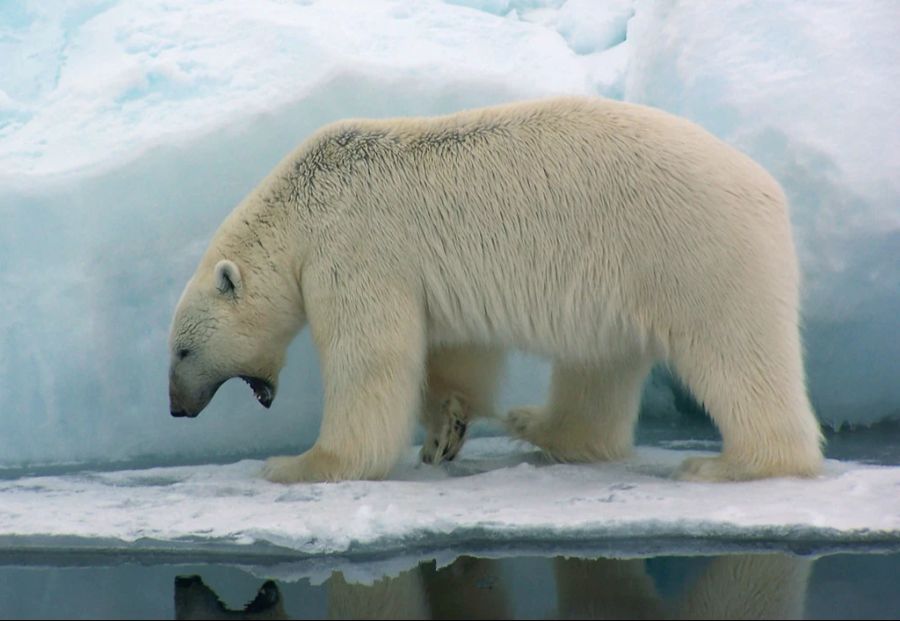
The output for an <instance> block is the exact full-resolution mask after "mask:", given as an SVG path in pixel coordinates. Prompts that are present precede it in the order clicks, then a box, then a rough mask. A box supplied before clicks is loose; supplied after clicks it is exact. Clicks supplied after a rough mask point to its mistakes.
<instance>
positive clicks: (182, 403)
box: [169, 373, 224, 418]
mask: <svg viewBox="0 0 900 621" xmlns="http://www.w3.org/2000/svg"><path fill="white" fill-rule="evenodd" d="M223 383H224V382H217V383H214V384H212V385H210V386H205V385H204V386H199V387H189V386H188V385H187V384H188V383H187V382H185V381H184V378H182V377H180V375H179V374H177V373H170V374H169V413H170V414H171V415H172V416H175V417H176V418H183V417H187V418H195V417H196V416H197V415H198V414H200V412H202V411H203V409H204V408H205V407H206V406H207V404H209V402H210V401H211V400H212V398H213V395H215V394H216V391H217V390H219V386H221V385H222V384H223Z"/></svg>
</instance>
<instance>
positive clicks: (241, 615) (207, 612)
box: [175, 576, 288, 619]
mask: <svg viewBox="0 0 900 621" xmlns="http://www.w3.org/2000/svg"><path fill="white" fill-rule="evenodd" d="M175 618H176V619H287V618H288V616H287V613H285V611H284V605H283V603H282V601H281V592H280V591H279V590H278V585H276V584H275V583H274V582H272V581H271V580H267V581H266V582H265V583H263V585H262V586H261V587H259V591H258V592H257V594H256V597H255V598H254V599H253V601H252V602H250V603H249V604H247V605H246V606H245V607H244V609H243V610H229V609H228V608H226V607H225V605H224V604H223V603H222V600H220V599H219V596H218V595H216V594H215V592H213V590H212V589H211V588H209V587H208V586H206V585H205V584H203V579H202V578H201V577H200V576H178V577H177V578H175Z"/></svg>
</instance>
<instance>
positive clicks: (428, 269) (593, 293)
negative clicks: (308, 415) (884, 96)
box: [172, 98, 821, 482]
mask: <svg viewBox="0 0 900 621" xmlns="http://www.w3.org/2000/svg"><path fill="white" fill-rule="evenodd" d="M221 259H228V260H231V261H233V262H234V264H235V265H237V266H238V267H239V273H240V275H241V281H242V282H241V290H240V291H239V293H240V295H239V296H238V300H237V301H236V302H228V301H223V300H221V298H222V297H224V296H223V295H222V294H220V293H217V290H215V287H212V286H210V285H209V284H208V283H209V282H211V281H213V280H214V279H213V277H212V274H213V272H214V266H215V264H216V263H217V262H218V261H219V260H221ZM797 290H798V270H797V265H796V259H795V253H794V246H793V241H792V238H791V230H790V224H789V220H788V213H787V207H786V202H785V198H784V196H783V193H782V191H781V189H780V188H779V186H778V184H777V183H776V182H775V181H774V180H773V179H772V178H771V177H770V176H769V175H768V174H767V173H766V172H765V171H764V170H763V169H762V168H761V167H760V166H758V165H757V164H755V163H754V162H753V161H752V160H750V159H749V158H747V157H746V156H744V155H742V154H741V153H739V152H738V151H736V150H735V149H733V148H731V147H729V146H728V145H726V144H724V143H723V142H721V141H719V140H718V139H716V138H715V137H713V136H712V135H710V134H709V133H707V132H706V131H704V130H703V129H701V128H699V127H698V126H696V125H694V124H692V123H690V122H688V121H686V120H683V119H680V118H677V117H674V116H672V115H669V114H666V113H663V112H660V111H658V110H654V109H651V108H647V107H643V106H637V105H632V104H626V103H620V102H614V101H608V100H601V99H579V98H563V99H553V100H547V101H539V102H529V103H518V104H511V105H506V106H499V107H493V108H485V109H479V110H473V111H468V112H462V113H459V114H455V115H451V116H446V117H439V118H424V119H419V118H407V119H390V120H353V121H344V122H340V123H337V124H334V125H330V126H328V127H326V128H325V129H323V130H322V131H320V132H319V133H318V134H316V135H315V136H313V137H312V138H310V139H309V140H307V141H306V142H305V143H304V144H303V145H301V146H300V147H299V148H298V149H297V150H296V151H295V152H294V153H292V154H290V155H289V156H288V157H287V158H285V159H284V160H283V161H282V163H281V164H279V166H278V167H277V168H276V169H275V170H274V171H273V172H272V173H271V174H270V176H269V177H268V178H267V179H266V180H265V181H264V182H263V183H262V184H261V185H260V186H259V187H258V188H257V189H256V190H255V191H254V192H253V193H252V194H251V195H250V196H249V197H248V198H247V199H246V200H245V201H244V202H243V203H242V204H241V205H240V206H238V208H237V209H235V211H234V212H233V213H232V214H231V216H229V218H228V219H227V220H226V221H225V223H224V224H223V225H222V226H221V227H220V229H219V231H218V233H217V234H216V236H215V239H214V240H213V242H212V244H211V246H210V249H209V251H208V253H207V256H206V257H205V258H204V260H203V261H202V262H201V266H200V268H199V269H198V273H197V275H195V277H194V279H193V280H192V282H191V283H189V285H188V289H187V290H186V292H185V294H184V296H183V298H182V302H181V304H180V305H179V309H178V311H177V312H176V319H175V323H174V325H173V337H172V339H173V340H172V342H173V352H174V351H175V350H176V348H177V345H178V344H179V343H180V342H181V341H180V340H179V339H180V338H181V337H180V334H181V332H180V331H182V330H183V329H184V328H183V326H184V325H189V326H196V324H198V323H200V324H203V325H205V323H204V322H206V321H207V319H206V317H207V315H213V316H214V317H215V326H214V327H213V328H210V329H209V330H208V333H209V334H210V335H211V336H210V337H209V338H211V339H214V340H215V341H216V342H217V343H218V345H217V346H216V348H215V349H214V350H213V352H214V355H215V357H216V359H217V360H226V361H230V364H232V366H234V367H235V368H239V367H242V366H244V365H245V361H244V357H245V354H244V353H243V351H244V349H245V348H246V349H248V350H249V351H257V352H259V351H260V349H267V348H275V349H276V350H278V351H277V352H276V353H275V354H273V356H274V357H273V359H272V361H270V367H268V368H265V369H262V370H261V371H260V372H265V373H266V374H267V377H270V378H271V377H276V378H277V374H278V371H279V370H280V360H281V358H282V357H283V351H284V348H286V347H287V344H288V342H289V341H290V339H291V338H292V337H293V335H294V334H295V333H296V331H297V330H298V329H299V328H300V327H301V326H302V324H303V323H304V322H305V321H306V320H307V319H308V322H309V325H310V328H311V330H312V335H313V338H314V341H315V343H316V345H317V347H318V349H319V354H320V358H321V364H322V375H323V378H324V384H325V411H324V415H323V420H322V428H321V433H320V437H319V440H318V442H317V443H316V444H315V446H314V447H313V448H312V449H311V450H310V451H308V452H307V453H305V454H303V455H301V456H299V457H282V458H275V459H273V460H270V462H269V463H268V465H267V469H266V476H267V477H268V478H269V479H270V480H273V481H282V482H294V481H304V480H323V479H326V480H334V479H346V478H377V477H381V476H383V475H384V474H385V473H387V471H388V470H389V469H390V468H391V466H392V465H393V464H394V463H395V461H396V459H397V458H398V456H399V454H400V452H401V451H402V450H403V449H404V447H406V446H407V443H408V439H409V433H410V430H411V428H412V426H413V424H414V421H415V418H416V415H417V413H418V412H419V411H420V409H423V408H424V409H425V411H426V421H427V420H428V417H429V416H432V417H433V412H432V414H428V412H429V411H432V410H433V409H434V404H441V403H445V402H448V401H447V399H448V397H450V396H454V397H455V398H456V399H457V403H459V404H463V405H464V406H465V408H468V409H469V410H471V412H470V413H471V414H472V415H485V414H489V413H490V411H491V402H492V400H493V394H494V391H495V385H496V380H497V378H498V377H499V375H500V367H501V362H500V361H501V355H500V352H502V351H503V350H506V349H509V348H518V349H521V350H525V351H527V352H531V353H534V354H538V355H543V356H547V357H550V358H552V359H553V360H554V361H555V367H554V373H553V386H552V389H551V395H550V399H549V401H548V403H547V404H546V405H545V406H543V407H541V408H522V409H517V410H514V411H513V412H512V413H511V415H510V417H509V428H510V430H511V432H512V433H514V434H517V435H519V436H520V437H522V438H524V439H526V440H528V441H530V442H533V443H534V444H536V445H537V446H539V447H541V448H543V449H544V450H546V451H547V452H548V453H550V454H551V455H553V456H555V457H556V458H558V459H561V460H566V461H582V460H599V459H617V458H620V457H623V456H625V455H627V454H628V453H629V451H630V450H631V447H632V442H633V429H634V424H635V421H636V418H637V411H638V406H639V400H640V389H641V385H642V382H643V379H644V377H645V375H646V374H647V372H648V371H649V369H650V367H651V366H652V364H653V363H654V362H656V361H667V362H668V363H669V364H671V365H672V366H673V368H674V369H675V370H676V371H677V373H678V374H679V375H680V377H681V379H682V380H683V381H684V383H685V384H686V385H687V386H688V387H689V388H690V390H691V391H692V392H693V393H694V394H695V395H696V396H697V398H698V399H699V400H700V401H702V402H703V403H704V404H705V406H706V407H707V409H708V410H709V412H710V414H711V416H712V418H713V419H714V421H715V422H716V424H717V425H718V427H719V429H720V430H721V432H722V436H723V439H724V447H723V451H722V454H721V456H719V457H716V458H714V459H707V460H696V459H695V460H690V461H689V462H687V463H686V464H685V466H684V467H683V469H682V476H683V477H685V478H689V479H702V480H723V479H751V478H758V477H767V476H782V475H801V476H810V475H814V474H815V473H816V472H817V471H818V468H819V465H820V462H821V449H820V434H819V427H818V424H817V421H816V419H815V417H814V415H813V413H812V411H811V408H810V405H809V402H808V399H807V395H806V389H805V382H804V374H803V362H802V358H801V346H800V337H799V331H798V308H797V306H798V300H797ZM229 304H230V306H227V308H228V312H220V310H218V309H219V308H220V307H222V306H223V305H229ZM188 309H195V310H194V311H190V310H188ZM194 331H195V332H196V329H195V330H194ZM201 332H204V331H201ZM221 334H224V336H220V335H221ZM230 335H235V336H234V339H233V340H234V343H232V344H230V345H229V344H228V342H229V339H230V338H231V336H230ZM254 335H256V336H254ZM273 335H277V336H273ZM255 338H258V339H261V340H263V341H265V345H264V346H262V347H260V346H256V345H251V344H249V341H253V340H254V339H255ZM276 341H277V344H276ZM197 347H198V348H199V349H203V348H204V344H203V342H202V339H199V340H198V345H197ZM479 352H483V353H484V355H482V353H479ZM210 355H213V354H210ZM257 357H259V354H257ZM426 367H428V369H427V370H426ZM172 373H173V378H175V380H177V379H179V376H180V375H179V372H178V369H177V367H176V366H174V365H173V371H172ZM173 381H174V380H173ZM428 383H431V384H432V386H433V389H432V390H431V395H430V396H429V398H428V399H426V400H424V401H423V399H422V398H421V395H422V387H423V385H425V384H428ZM176 392H177V391H176ZM176 396H177V395H176ZM429 403H430V404H432V405H431V406H429ZM435 428H436V429H437V427H435Z"/></svg>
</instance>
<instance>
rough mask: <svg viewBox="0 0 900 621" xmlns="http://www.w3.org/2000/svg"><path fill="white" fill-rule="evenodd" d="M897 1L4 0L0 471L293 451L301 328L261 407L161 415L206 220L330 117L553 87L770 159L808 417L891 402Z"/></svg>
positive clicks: (896, 277) (899, 357) (298, 427)
mask: <svg viewBox="0 0 900 621" xmlns="http://www.w3.org/2000/svg"><path fill="white" fill-rule="evenodd" d="M898 14H900V9H898V5H897V4H895V3H893V2H890V1H889V0H888V1H886V2H871V3H858V4H853V3H851V4H849V5H841V6H840V7H836V6H835V5H831V4H822V3H819V2H795V3H791V4H790V7H782V8H780V9H778V10H771V9H767V8H766V7H765V6H764V5H758V4H755V3H748V2H733V3H727V4H721V5H720V4H716V5H715V8H714V9H710V8H709V7H706V8H705V10H704V9H698V8H697V5H692V4H691V3H686V4H681V3H677V2H673V3H665V2H647V3H643V2H631V1H629V0H617V1H616V2H604V3H599V2H594V1H593V0H568V1H563V0H547V1H543V2H542V1H540V0H485V1H476V0H471V1H458V2H440V1H438V0H426V1H423V2H416V3H410V2H405V1H399V0H398V1H391V0H366V1H362V0H360V1H349V0H334V1H320V2H278V1H275V0H270V1H263V0H260V1H256V2H240V1H237V0H224V1H221V2H202V1H201V2H191V3H164V2H159V1H154V0H133V1H132V0H129V2H116V1H115V0H82V1H80V2H72V3H69V2H5V3H0V223H2V224H0V286H2V287H3V291H4V294H3V295H2V296H0V467H16V466H22V465H25V464H49V463H57V464H58V463H67V462H109V461H116V460H123V459H132V458H135V457H138V456H143V457H150V458H154V459H163V460H164V459H182V460H184V459H193V460H200V459H210V458H212V457H213V456H219V455H222V454H223V453H228V454H248V453H250V452H272V451H285V450H293V451H298V450H300V449H301V448H303V447H306V446H308V445H309V444H311V442H312V441H313V439H314V438H315V437H316V434H317V430H318V417H319V412H320V405H321V404H320V382H319V377H318V368H317V360H316V356H315V352H314V351H313V350H312V348H311V346H310V344H309V341H308V338H307V337H306V336H303V337H301V339H300V340H299V342H298V343H297V344H296V345H295V346H294V347H293V348H292V349H291V352H290V355H289V362H288V366H287V368H286V369H285V371H284V375H283V377H282V382H281V385H282V391H281V394H280V395H279V398H278V400H277V401H276V404H275V406H274V408H273V410H272V411H270V412H266V413H265V414H263V413H262V412H260V411H257V410H256V406H255V403H254V402H253V400H252V398H251V397H250V395H249V394H248V391H246V390H245V387H243V386H239V385H226V386H225V387H224V388H223V391H222V392H221V393H220V394H219V395H218V396H217V397H216V399H215V400H214V401H213V403H212V404H211V406H210V409H209V410H208V411H207V412H204V415H203V416H202V417H201V418H200V419H198V420H196V421H190V422H189V423H186V422H185V421H173V420H171V419H170V418H169V416H168V413H167V407H168V405H167V395H166V382H167V377H166V366H167V362H168V361H167V351H166V337H167V331H168V322H169V320H170V317H171V312H172V309H173V307H174V304H175V301H176V300H177V297H178V294H179V293H180V291H181V289H182V287H183V286H184V283H185V282H186V280H187V278H188V277H189V276H190V274H191V272H192V271H193V269H194V266H195V264H196V260H197V258H198V257H199V255H200V253H201V252H202V250H203V248H204V247H205V245H206V243H207V242H208V240H209V237H210V235H211V233H212V231H213V230H214V229H215V227H216V226H217V225H218V223H219V222H220V221H221V220H222V219H223V217H224V216H225V215H226V214H227V212H228V211H229V210H230V209H231V208H232V207H233V206H234V205H235V204H236V203H237V202H238V201H239V200H240V199H241V197H242V196H244V195H245V194H246V193H247V192H249V191H250V190H251V189H252V188H253V186H254V185H255V184H256V183H257V182H258V181H259V180H260V179H261V178H262V177H263V176H264V175H265V174H266V173H267V172H268V170H269V169H270V168H271V167H272V166H273V165H274V164H275V162H277V161H278V159H280V158H281V156H282V155H284V154H285V153H286V152H287V151H288V150H289V149H291V148H292V147H293V146H295V145H296V144H297V143H298V142H300V141H301V140H302V139H303V138H304V137H305V136H307V135H308V134H309V133H310V132H312V131H314V130H315V129H316V128H317V127H319V126H321V125H322V124H324V123H326V122H329V121H331V120H334V119H337V118H342V117H348V116H388V115H404V114H436V113H443V112H449V111H452V110H457V109H460V108H465V107H472V106H477V105H485V104H490V103H497V102H500V101H508V100H515V99H524V98H530V97H537V96H542V95H549V94H557V93H581V94H600V95H605V96H610V97H615V98H626V99H630V100H634V101H639V102H645V103H650V104H653V105H657V106H660V107H663V108H666V109H669V110H671V111H673V112H676V113H680V114H684V115H686V116H689V117H691V118H693V119H694V120H696V121H698V122H699V123H701V124H703V125H705V126H706V127H707V128H709V129H710V130H711V131H713V132H714V133H716V134H718V135H720V136H721V137H723V138H724V139H726V140H728V141H729V142H732V143H734V144H736V145H737V146H739V147H741V148H743V149H746V150H747V151H748V152H749V153H750V154H751V155H753V156H754V157H756V158H757V159H759V160H760V161H761V162H763V163H764V164H765V165H766V166H767V167H769V169H770V170H771V171H772V173H773V174H774V175H775V176H776V177H777V178H778V179H779V180H780V181H781V182H782V183H783V184H784V185H785V187H786V189H787V191H788V193H789V195H790V196H791V199H792V202H793V207H794V212H793V216H794V222H795V225H796V235H797V240H798V244H799V250H800V253H801V261H802V266H803V269H804V272H805V274H806V276H807V279H806V282H807V284H806V289H805V293H804V301H805V309H806V311H805V314H806V322H805V332H806V343H807V351H808V358H807V363H808V364H807V366H808V371H809V379H810V386H811V389H812V397H813V400H814V403H815V405H816V407H817V410H818V412H819V414H820V416H821V417H822V418H823V420H825V421H826V422H829V423H832V424H842V423H848V422H849V423H866V422H870V421H873V420H879V419H882V418H885V417H888V416H891V415H897V414H898V412H900V382H898V381H897V378H898V377H900V339H897V338H892V335H896V334H898V333H900V318H898V315H900V314H898V313H897V312H896V311H897V309H898V308H900V260H898V254H897V248H900V210H898V205H900V198H898V197H900V190H898V188H900V180H898V177H897V175H896V171H897V170H898V163H900V162H898V151H900V148H898V138H897V136H898V135H900V131H898V129H900V123H898V117H897V114H898V113H897V110H900V94H898V93H900V86H898V85H900V76H898V66H897V64H896V62H895V61H894V59H896V58H900V36H896V35H897V26H896V24H898V23H900V19H898V17H900V15H898ZM545 381H546V375H545V368H544V367H543V366H541V365H540V364H537V363H535V362H534V361H524V362H523V361H520V360H517V361H515V362H514V364H513V366H512V372H511V377H510V382H509V385H508V388H507V390H506V392H505V393H504V395H503V404H502V405H503V406H507V405H512V404H514V403H527V402H534V401H539V400H541V399H542V398H543V394H542V390H541V387H542V386H543V384H544V383H545ZM651 396H652V397H653V399H651V400H648V403H649V404H650V406H651V409H654V410H665V409H671V408H672V403H673V402H672V399H671V398H669V396H668V393H667V391H666V390H665V389H663V390H654V391H653V392H652V394H651Z"/></svg>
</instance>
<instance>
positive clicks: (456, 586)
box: [175, 554, 811, 619]
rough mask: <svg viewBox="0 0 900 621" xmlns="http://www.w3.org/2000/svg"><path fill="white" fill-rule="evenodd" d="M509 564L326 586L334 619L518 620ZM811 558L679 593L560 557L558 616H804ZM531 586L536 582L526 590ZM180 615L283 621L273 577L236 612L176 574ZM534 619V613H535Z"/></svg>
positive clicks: (753, 568)
mask: <svg viewBox="0 0 900 621" xmlns="http://www.w3.org/2000/svg"><path fill="white" fill-rule="evenodd" d="M502 565H503V561H502V560H494V559H483V558H474V557H469V556H462V557H459V558H458V559H456V560H455V561H454V562H453V563H451V564H450V565H448V566H446V567H442V568H441V569H437V568H436V566H435V562H434V561H431V562H426V563H420V564H419V565H418V566H416V567H414V568H413V569H410V570H407V571H404V572H402V573H400V574H399V575H396V576H386V577H384V578H381V579H380V580H376V581H375V582H374V583H372V584H351V583H349V582H347V581H346V580H345V579H344V577H343V575H342V574H341V573H340V572H334V573H333V574H332V575H331V578H329V580H328V581H327V582H326V583H325V587H326V588H327V589H328V617H329V618H331V619H509V618H513V617H514V616H515V613H514V598H515V597H516V596H517V593H518V594H520V595H521V591H520V589H521V588H522V586H521V585H518V584H515V583H514V582H509V583H507V584H505V583H504V573H506V572H504V571H503V567H502ZM810 566H811V562H810V561H808V560H807V559H804V558H800V557H796V556H790V555H785V554H749V555H748V554H744V555H732V556H723V557H718V558H714V559H712V560H711V561H710V562H709V563H708V564H707V565H706V567H705V569H704V570H703V571H702V573H701V574H700V575H699V576H697V577H696V578H695V579H693V580H689V581H688V582H687V583H686V584H685V585H684V588H683V589H682V592H681V593H680V594H679V596H677V597H675V598H671V600H669V599H666V598H664V597H662V596H661V595H660V594H659V592H658V589H657V585H656V583H655V581H654V579H653V577H652V576H651V575H650V574H649V573H648V572H647V565H646V561H645V560H644V559H626V560H618V559H606V558H598V559H581V558H564V557H557V558H555V559H554V560H553V570H554V571H553V576H554V578H555V585H546V588H545V590H546V592H547V594H548V596H549V597H552V593H553V592H554V589H555V594H556V614H555V615H554V616H553V618H557V619H661V618H671V619H771V618H779V619H799V618H802V616H803V612H804V603H805V598H806V587H807V582H808V579H809V573H810ZM525 588H530V587H525ZM175 616H176V618H177V619H201V618H202V619H284V618H287V616H286V613H285V610H284V606H283V602H282V598H281V595H280V592H279V590H278V587H277V586H276V584H275V583H274V582H272V581H268V582H266V583H265V584H263V585H262V587H261V588H260V589H259V593H258V594H257V596H256V598H255V599H254V600H253V601H252V602H250V603H249V604H248V605H247V606H246V607H245V608H244V609H243V610H229V609H228V608H226V607H225V606H224V605H223V604H222V603H221V601H220V600H219V598H218V597H217V596H216V594H215V593H214V592H213V591H212V590H211V589H210V588H209V587H207V586H206V585H205V584H204V583H203V580H202V579H201V578H200V577H198V576H192V577H178V578H176V579H175ZM529 616H533V615H529Z"/></svg>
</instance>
